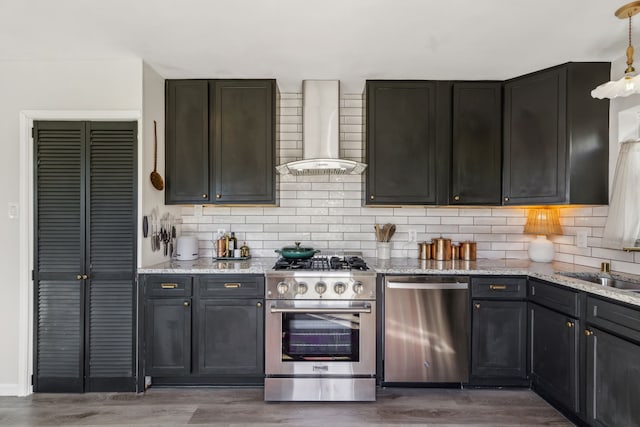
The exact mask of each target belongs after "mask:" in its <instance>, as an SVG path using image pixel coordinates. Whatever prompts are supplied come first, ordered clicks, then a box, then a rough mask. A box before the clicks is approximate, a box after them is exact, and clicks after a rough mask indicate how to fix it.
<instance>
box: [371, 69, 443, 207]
mask: <svg viewBox="0 0 640 427" xmlns="http://www.w3.org/2000/svg"><path fill="white" fill-rule="evenodd" d="M366 90H367V94H366V96H367V119H366V122H367V142H366V158H367V164H368V167H367V170H366V174H367V176H366V194H365V202H366V203H367V204H373V205H377V204H435V203H436V177H437V173H436V83H435V82H426V81H425V82H405V81H396V82H390V81H371V82H367V89H366Z"/></svg>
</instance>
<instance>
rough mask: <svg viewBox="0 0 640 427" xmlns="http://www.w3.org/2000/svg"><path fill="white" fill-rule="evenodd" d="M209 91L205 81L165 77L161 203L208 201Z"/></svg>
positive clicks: (209, 199)
mask: <svg viewBox="0 0 640 427" xmlns="http://www.w3.org/2000/svg"><path fill="white" fill-rule="evenodd" d="M208 94H209V92H208V83H207V81H206V80H168V81H167V83H166V95H165V97H166V100H165V102H166V117H165V132H166V133H165V143H166V145H165V164H166V168H165V174H166V175H165V186H166V188H165V203H167V204H181V203H205V202H210V201H211V198H210V194H209V185H210V174H209V161H210V159H209V154H210V153H209V95H208Z"/></svg>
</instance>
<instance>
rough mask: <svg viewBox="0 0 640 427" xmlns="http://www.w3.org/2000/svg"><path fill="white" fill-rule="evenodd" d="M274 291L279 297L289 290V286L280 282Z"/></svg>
mask: <svg viewBox="0 0 640 427" xmlns="http://www.w3.org/2000/svg"><path fill="white" fill-rule="evenodd" d="M276 289H277V291H278V293H279V294H280V295H284V294H286V293H287V291H288V290H289V285H287V284H286V283H285V282H280V283H278V286H277V288H276Z"/></svg>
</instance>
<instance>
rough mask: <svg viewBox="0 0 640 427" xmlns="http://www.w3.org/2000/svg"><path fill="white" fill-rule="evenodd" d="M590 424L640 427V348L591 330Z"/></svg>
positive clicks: (588, 358)
mask: <svg viewBox="0 0 640 427" xmlns="http://www.w3.org/2000/svg"><path fill="white" fill-rule="evenodd" d="M588 333H590V334H591V335H589V336H587V337H586V340H587V346H586V348H587V393H586V395H587V421H588V422H589V424H590V425H593V426H599V427H605V426H606V427H614V426H628V427H638V426H640V405H638V396H639V395H640V357H638V355H640V345H639V344H637V343H636V342H633V341H627V340H625V339H622V338H620V337H617V336H615V335H612V334H609V333H607V332H605V331H602V330H600V329H597V328H594V327H590V328H589V329H588Z"/></svg>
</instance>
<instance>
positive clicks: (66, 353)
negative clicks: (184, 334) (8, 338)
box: [34, 122, 137, 392]
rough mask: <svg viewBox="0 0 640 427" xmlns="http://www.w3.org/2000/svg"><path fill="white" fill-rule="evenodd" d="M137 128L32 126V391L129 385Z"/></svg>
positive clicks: (131, 378) (131, 382)
mask: <svg viewBox="0 0 640 427" xmlns="http://www.w3.org/2000/svg"><path fill="white" fill-rule="evenodd" d="M136 136H137V129H136V123H134V122H122V123H120V122H118V123H115V122H37V123H35V125H34V140H35V152H36V155H37V165H36V168H35V173H36V177H35V182H36V189H35V193H36V197H35V220H36V224H35V226H36V228H35V229H36V243H35V245H36V255H35V258H36V259H35V264H34V265H35V266H36V269H35V270H36V271H35V277H34V279H35V286H36V323H37V324H36V331H35V335H36V336H35V365H36V366H35V373H36V375H35V381H34V390H35V391H41V392H81V391H126V390H128V391H134V390H135V378H134V372H135V370H134V360H135V358H134V354H135V334H134V330H135V329H134V328H135V316H134V313H135V310H134V307H135V293H134V289H135V265H136V253H135V248H136V242H135V237H136V234H135V230H136V201H137V197H136V162H137V160H136V146H137V142H136ZM84 275H86V278H83V276H84ZM78 276H80V279H78Z"/></svg>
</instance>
